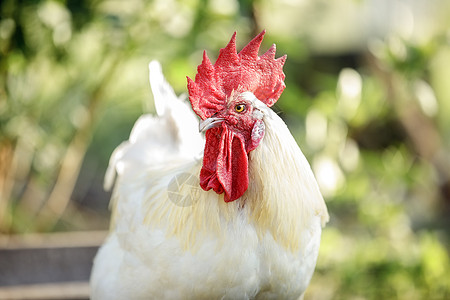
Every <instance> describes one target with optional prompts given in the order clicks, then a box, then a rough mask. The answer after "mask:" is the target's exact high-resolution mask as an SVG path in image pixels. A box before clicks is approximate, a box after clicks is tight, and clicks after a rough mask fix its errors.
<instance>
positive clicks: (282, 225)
mask: <svg viewBox="0 0 450 300" xmlns="http://www.w3.org/2000/svg"><path fill="white" fill-rule="evenodd" d="M150 82H151V85H152V91H153V94H154V98H155V106H156V110H157V114H158V117H153V116H150V115H145V116H143V117H141V118H140V119H139V120H138V121H137V122H136V125H135V126H134V128H133V130H132V133H131V135H130V139H129V140H128V141H126V142H124V143H122V144H121V145H120V146H119V147H118V148H117V149H116V150H115V151H114V153H113V155H112V157H111V161H110V166H109V168H108V171H107V174H106V179H105V182H106V185H109V186H110V185H111V184H112V181H113V179H111V178H113V177H114V175H112V174H114V173H115V172H117V174H118V179H117V182H116V186H115V189H114V193H113V197H112V198H113V200H112V206H113V221H112V228H111V234H110V236H109V238H108V240H107V242H106V243H105V245H104V246H103V247H102V248H101V249H100V251H99V253H98V255H97V257H96V259H95V264H94V269H93V272H92V276H91V284H92V285H91V286H92V299H296V298H298V297H300V296H301V295H302V294H303V293H304V291H305V289H306V287H307V286H308V284H309V281H310V279H311V276H312V274H313V271H314V267H315V264H316V260H317V255H318V249H319V244H320V235H321V224H322V223H324V222H326V221H327V219H328V214H327V211H326V207H325V204H324V202H323V199H322V196H321V194H320V192H319V189H318V187H317V183H316V181H315V179H314V176H313V174H312V171H311V168H310V167H309V164H308V162H307V161H306V159H305V157H304V156H303V154H302V153H301V151H300V149H299V148H298V146H297V144H296V143H295V140H294V139H293V137H292V136H291V134H290V133H289V130H288V129H287V127H286V125H285V124H284V122H283V121H282V120H281V119H280V118H279V117H278V116H277V115H276V114H275V113H273V112H272V110H270V109H269V108H267V106H265V105H264V104H263V103H262V102H260V101H259V100H257V99H256V98H254V99H253V100H254V105H255V106H256V107H257V108H258V109H259V110H260V111H261V112H262V116H261V117H262V118H263V121H264V123H265V130H266V132H265V136H264V138H263V140H262V142H261V143H260V145H259V146H258V147H257V148H256V149H255V150H254V151H252V152H251V153H250V158H249V179H250V184H249V188H248V190H247V191H246V192H245V193H244V195H243V196H242V197H241V198H240V199H238V200H236V201H234V202H231V203H225V202H224V200H223V195H217V194H216V193H215V192H213V191H208V192H205V191H203V190H202V189H200V187H199V184H198V177H199V172H200V169H201V159H202V157H201V156H202V155H201V152H202V149H203V148H204V139H203V137H202V136H201V135H200V134H199V133H198V130H197V128H198V127H197V126H198V121H197V119H196V117H195V115H194V114H193V112H192V111H191V110H190V108H189V106H188V104H187V103H186V101H184V100H183V99H179V98H177V97H176V96H175V94H174V93H173V90H172V89H171V88H170V86H169V85H168V84H167V82H166V81H165V80H164V77H163V75H162V73H161V67H160V66H159V64H158V63H156V62H152V63H150ZM247 96H248V97H254V96H253V95H247Z"/></svg>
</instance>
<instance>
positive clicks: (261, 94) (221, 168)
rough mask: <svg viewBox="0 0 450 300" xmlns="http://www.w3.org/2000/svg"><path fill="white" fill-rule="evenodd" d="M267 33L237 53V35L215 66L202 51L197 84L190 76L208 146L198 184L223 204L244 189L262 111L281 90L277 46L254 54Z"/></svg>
mask: <svg viewBox="0 0 450 300" xmlns="http://www.w3.org/2000/svg"><path fill="white" fill-rule="evenodd" d="M264 33H265V31H263V32H261V33H260V34H259V35H257V36H256V37H255V38H254V39H253V40H252V41H250V42H249V43H248V45H247V46H245V47H244V48H243V49H242V50H241V51H240V52H239V53H237V52H236V33H234V34H233V36H232V37H231V40H230V42H229V43H228V45H227V46H226V47H225V48H223V49H221V50H220V53H219V57H218V58H217V60H216V62H215V64H214V65H213V64H212V63H211V61H210V60H209V58H208V56H207V55H206V52H204V53H203V61H202V63H201V64H200V65H199V66H198V68H197V69H198V73H197V75H196V76H195V81H193V80H192V79H190V78H189V77H188V90H189V100H190V102H191V105H192V108H193V110H194V111H195V113H196V114H197V115H198V116H199V117H200V118H201V119H202V121H201V123H200V130H202V131H206V134H205V137H206V145H205V151H204V157H203V167H202V170H201V172H200V185H201V187H202V188H203V189H204V190H210V189H213V190H214V191H215V192H216V193H218V194H221V193H223V192H225V201H226V202H230V201H234V200H236V199H238V198H240V197H241V196H242V195H243V194H244V192H245V191H246V190H247V188H248V153H249V152H250V151H252V150H253V149H255V148H256V147H257V146H258V145H259V143H260V142H261V140H262V139H263V137H264V131H265V125H264V122H263V120H262V119H263V112H262V111H263V110H264V107H266V108H267V107H270V106H272V105H273V104H274V103H275V102H276V101H277V100H278V98H279V97H280V95H281V93H282V92H283V90H284V88H285V84H284V77H285V76H284V73H283V65H284V62H285V61H286V55H285V56H282V57H280V58H278V59H275V45H272V47H271V48H270V49H269V50H268V51H267V52H266V53H265V54H263V55H261V56H258V51H259V47H260V45H261V42H262V39H263V37H264Z"/></svg>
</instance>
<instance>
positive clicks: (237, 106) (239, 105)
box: [234, 104, 245, 113]
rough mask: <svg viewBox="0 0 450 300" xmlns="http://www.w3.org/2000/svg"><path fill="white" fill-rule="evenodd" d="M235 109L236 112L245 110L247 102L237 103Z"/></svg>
mask: <svg viewBox="0 0 450 300" xmlns="http://www.w3.org/2000/svg"><path fill="white" fill-rule="evenodd" d="M234 110H235V111H236V112H238V113H241V112H243V111H244V110H245V104H237V105H236V106H235V107H234Z"/></svg>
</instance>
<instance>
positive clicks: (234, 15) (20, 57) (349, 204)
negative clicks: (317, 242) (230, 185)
mask: <svg viewBox="0 0 450 300" xmlns="http://www.w3.org/2000/svg"><path fill="white" fill-rule="evenodd" d="M0 8H1V15H0V17H1V19H0V55H1V60H0V232H1V233H2V234H4V235H8V234H22V233H30V232H54V231H72V230H99V229H106V228H107V226H108V214H109V213H108V210H107V206H108V200H109V194H108V193H107V192H104V191H103V190H102V180H103V175H104V171H105V170H106V166H107V164H108V159H109V156H110V154H111V153H112V151H113V149H114V148H115V147H116V146H117V145H119V144H120V142H122V141H123V140H125V139H127V137H128V134H129V132H130V129H131V127H132V125H133V123H134V122H135V120H136V119H137V118H138V117H139V115H140V114H142V113H148V112H150V113H152V112H153V111H154V107H153V104H152V101H151V93H150V89H149V87H148V74H147V72H148V69H147V64H148V62H149V61H150V60H153V59H157V60H159V61H160V62H161V63H162V65H163V69H164V72H165V74H166V76H167V79H168V81H169V82H170V83H171V84H172V85H173V87H174V89H175V91H176V92H177V93H178V94H181V93H185V92H186V76H190V77H193V76H195V73H196V66H197V65H198V64H199V63H200V61H201V56H202V51H203V50H206V51H207V52H208V54H209V56H210V58H211V59H212V60H214V59H215V58H216V57H217V53H218V50H219V49H220V48H221V47H224V46H225V45H226V43H227V42H228V40H229V38H230V37H231V35H232V33H233V32H234V31H237V33H238V36H237V42H238V47H239V48H241V47H242V46H243V45H245V44H246V43H247V42H248V40H249V39H250V38H252V37H253V36H254V35H255V34H257V33H259V32H260V31H261V30H262V29H266V30H267V34H266V37H265V40H264V43H263V45H262V48H263V49H268V48H269V47H270V45H271V44H272V43H276V44H277V49H278V51H277V52H278V55H280V56H281V55H282V54H284V53H286V54H287V55H288V60H287V62H286V66H285V73H286V85H287V88H286V90H285V92H284V93H283V95H282V97H281V98H280V100H279V102H278V103H277V104H276V105H275V110H276V111H277V112H279V113H280V115H281V116H282V117H283V119H284V120H285V121H286V123H287V124H288V126H289V127H290V129H291V131H292V133H293V135H294V137H295V138H296V140H297V142H298V143H299V145H300V147H301V148H302V150H303V152H304V153H305V155H306V156H307V158H308V160H309V161H310V163H311V165H312V168H313V170H314V172H315V174H316V176H317V179H318V182H319V185H320V187H321V190H322V192H323V193H324V196H325V198H326V201H327V204H328V208H329V211H330V215H331V221H330V223H329V224H328V226H327V227H326V229H325V230H324V233H323V239H322V247H321V253H320V257H319V261H318V266H317V271H316V273H315V275H314V278H313V280H312V283H311V287H310V289H309V290H308V293H307V296H306V297H307V299H408V300H409V299H449V298H450V261H449V245H448V242H449V232H450V228H449V224H450V223H449V213H450V154H449V148H450V85H449V84H448V83H449V78H450V31H449V28H450V19H449V18H448V15H446V12H447V13H448V11H450V3H449V2H448V1H443V0H433V1H425V0H423V1H408V0H403V1H401V0H396V1H388V0H385V1H375V0H372V1H369V0H360V1H356V0H338V1H325V0H319V1H312V0H298V1H295V0H283V1H275V0H254V1H252V0H240V1H237V0H232V1H225V0H188V1H177V0H154V1H144V0H129V1H118V0H116V1H114V0H92V1H88V0H83V1H74V0H66V1H32V0H20V1H14V0H5V1H2V2H1V7H0ZM268 163H269V162H268ZM271 163H276V162H271Z"/></svg>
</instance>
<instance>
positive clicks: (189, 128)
mask: <svg viewBox="0 0 450 300" xmlns="http://www.w3.org/2000/svg"><path fill="white" fill-rule="evenodd" d="M149 71H150V72H149V78H150V86H151V90H152V93H153V99H154V102H155V108H156V114H157V115H156V116H153V115H151V114H145V115H142V116H141V117H140V118H139V119H138V120H137V121H136V123H135V124H134V126H133V129H132V130H131V134H130V138H129V140H128V141H125V142H123V143H122V144H121V145H119V146H118V147H117V148H116V149H115V150H114V152H113V154H112V155H111V158H110V161H109V166H108V168H107V170H106V174H105V181H104V188H105V189H106V190H109V189H111V188H112V186H113V184H114V181H115V177H116V174H118V176H122V175H123V174H124V173H125V172H133V173H136V172H140V171H143V170H145V169H152V170H155V169H158V168H161V169H162V168H167V167H173V165H174V164H178V163H180V162H186V161H187V160H192V159H198V158H199V157H201V155H202V151H203V147H204V138H203V136H202V135H201V134H200V133H199V132H198V119H197V116H196V115H195V114H194V112H193V111H192V109H191V108H190V106H189V104H188V103H187V101H186V99H185V97H183V96H181V97H179V98H178V97H177V96H176V95H175V93H174V91H173V89H172V87H171V86H170V85H169V84H168V83H167V81H166V79H165V78H164V75H163V73H162V68H161V65H160V63H159V62H157V61H152V62H150V64H149Z"/></svg>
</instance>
